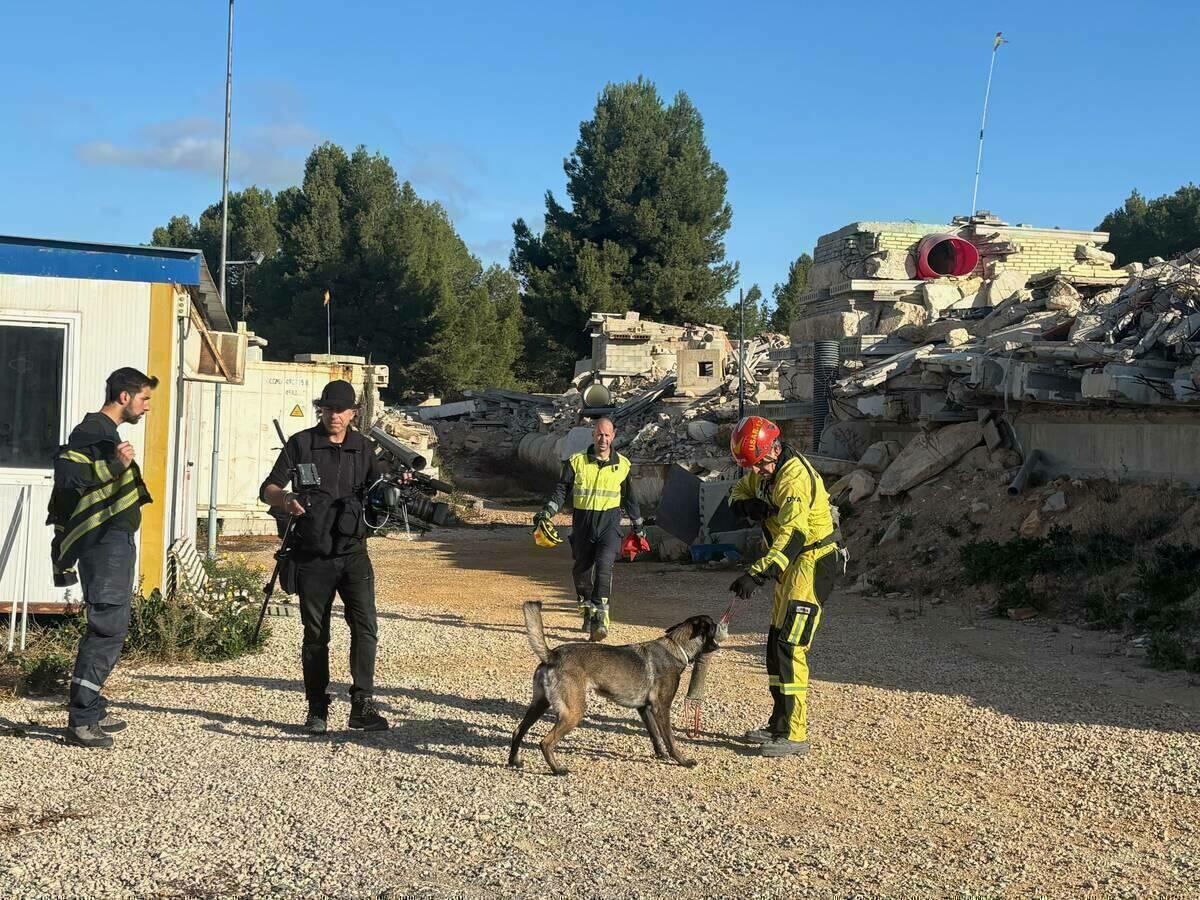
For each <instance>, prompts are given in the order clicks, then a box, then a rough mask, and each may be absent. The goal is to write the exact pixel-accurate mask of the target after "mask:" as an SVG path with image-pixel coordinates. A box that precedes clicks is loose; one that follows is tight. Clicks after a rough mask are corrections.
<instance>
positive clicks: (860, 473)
mask: <svg viewBox="0 0 1200 900" xmlns="http://www.w3.org/2000/svg"><path fill="white" fill-rule="evenodd" d="M847 478H848V480H849V487H850V502H851V503H858V502H859V501H860V500H866V499H867V498H868V497H870V496H871V495H872V494H873V493H875V476H874V475H872V474H871V473H870V472H867V471H865V470H864V469H856V470H855V471H853V472H851V473H850V474H849V475H848V476H847Z"/></svg>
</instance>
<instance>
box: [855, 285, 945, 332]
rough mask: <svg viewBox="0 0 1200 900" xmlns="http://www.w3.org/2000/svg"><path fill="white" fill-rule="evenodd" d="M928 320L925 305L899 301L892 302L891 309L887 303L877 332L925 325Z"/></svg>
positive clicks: (881, 314) (881, 312)
mask: <svg viewBox="0 0 1200 900" xmlns="http://www.w3.org/2000/svg"><path fill="white" fill-rule="evenodd" d="M954 293H955V294H957V293H958V289H957V288H954ZM928 321H929V310H927V309H926V308H925V307H924V306H918V305H917V304H915V303H905V302H903V301H897V302H895V303H893V304H891V308H890V309H889V308H887V306H886V305H885V307H884V309H883V310H881V311H880V313H879V324H878V325H877V326H876V329H875V333H877V334H891V333H892V332H894V331H896V329H898V328H903V327H904V326H905V325H924V324H925V323H926V322H928Z"/></svg>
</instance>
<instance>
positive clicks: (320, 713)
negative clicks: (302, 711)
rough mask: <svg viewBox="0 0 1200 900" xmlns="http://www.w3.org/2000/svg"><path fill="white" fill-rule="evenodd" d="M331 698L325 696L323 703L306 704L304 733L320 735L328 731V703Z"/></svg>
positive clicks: (327, 695)
mask: <svg viewBox="0 0 1200 900" xmlns="http://www.w3.org/2000/svg"><path fill="white" fill-rule="evenodd" d="M332 699H333V698H332V697H331V696H330V695H329V694H326V695H325V702H324V703H315V704H314V703H310V704H308V718H307V719H305V720H304V733H305V734H312V735H321V734H325V733H327V732H328V731H329V702H330V701H331V700H332Z"/></svg>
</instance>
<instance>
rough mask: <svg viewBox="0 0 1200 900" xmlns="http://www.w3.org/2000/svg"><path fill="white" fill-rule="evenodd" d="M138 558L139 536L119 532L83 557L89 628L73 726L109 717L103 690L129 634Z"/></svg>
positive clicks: (71, 709) (78, 666)
mask: <svg viewBox="0 0 1200 900" xmlns="http://www.w3.org/2000/svg"><path fill="white" fill-rule="evenodd" d="M136 560H137V551H136V550H135V548H134V543H133V534H132V533H131V532H128V531H118V530H116V529H114V528H109V529H108V531H107V532H106V533H105V534H104V535H103V536H102V537H101V538H100V540H99V541H98V542H97V543H96V544H95V545H93V546H92V547H90V548H88V549H87V550H85V551H84V552H83V555H82V556H80V557H79V580H80V582H81V583H82V586H83V602H84V603H85V604H86V605H87V630H86V631H85V632H84V633H83V637H82V638H80V640H79V653H78V654H77V655H76V657H75V671H74V672H73V673H72V675H71V700H70V703H69V704H68V706H67V723H68V725H70V726H71V727H72V728H75V727H78V726H80V725H94V724H96V723H97V722H99V721H101V720H102V719H103V718H104V717H105V715H106V712H105V710H106V708H107V706H108V701H107V700H105V699H104V697H103V696H101V694H100V692H101V691H102V690H103V689H104V682H105V681H106V680H107V679H108V676H109V673H110V672H112V670H113V667H114V666H116V664H117V660H118V659H120V658H121V648H122V647H123V646H124V645H125V636H126V635H127V634H129V614H130V609H131V607H132V603H133V575H134V568H135V562H136Z"/></svg>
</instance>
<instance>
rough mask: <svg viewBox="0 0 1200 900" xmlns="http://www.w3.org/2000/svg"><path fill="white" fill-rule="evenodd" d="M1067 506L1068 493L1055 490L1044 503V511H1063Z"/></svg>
mask: <svg viewBox="0 0 1200 900" xmlns="http://www.w3.org/2000/svg"><path fill="white" fill-rule="evenodd" d="M1066 508H1067V495H1066V494H1064V493H1063V492H1062V491H1055V492H1054V493H1053V494H1051V495H1050V496H1049V497H1047V498H1046V502H1045V503H1043V504H1042V512H1046V513H1057V512H1063V511H1065V510H1066Z"/></svg>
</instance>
